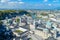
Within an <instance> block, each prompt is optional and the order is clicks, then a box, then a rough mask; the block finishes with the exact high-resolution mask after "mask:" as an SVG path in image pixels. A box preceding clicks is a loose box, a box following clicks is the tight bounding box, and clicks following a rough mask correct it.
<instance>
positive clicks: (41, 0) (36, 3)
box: [0, 0, 60, 9]
mask: <svg viewBox="0 0 60 40" xmlns="http://www.w3.org/2000/svg"><path fill="white" fill-rule="evenodd" d="M0 8H3V9H58V8H60V0H0Z"/></svg>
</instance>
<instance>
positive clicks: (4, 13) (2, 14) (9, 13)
mask: <svg viewBox="0 0 60 40" xmlns="http://www.w3.org/2000/svg"><path fill="white" fill-rule="evenodd" d="M23 14H26V15H28V16H30V13H29V12H27V11H25V10H0V20H2V19H5V18H6V17H8V18H11V17H15V16H16V15H19V16H21V15H23Z"/></svg>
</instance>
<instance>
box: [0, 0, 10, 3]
mask: <svg viewBox="0 0 60 40" xmlns="http://www.w3.org/2000/svg"><path fill="white" fill-rule="evenodd" d="M8 1H9V0H0V2H2V3H3V2H8Z"/></svg>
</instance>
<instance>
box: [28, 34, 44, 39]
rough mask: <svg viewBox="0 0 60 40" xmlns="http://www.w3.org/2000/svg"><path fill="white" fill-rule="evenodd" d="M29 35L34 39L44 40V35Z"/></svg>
mask: <svg viewBox="0 0 60 40" xmlns="http://www.w3.org/2000/svg"><path fill="white" fill-rule="evenodd" d="M29 36H30V37H31V38H32V39H33V40H43V38H42V37H40V36H38V35H36V34H29Z"/></svg>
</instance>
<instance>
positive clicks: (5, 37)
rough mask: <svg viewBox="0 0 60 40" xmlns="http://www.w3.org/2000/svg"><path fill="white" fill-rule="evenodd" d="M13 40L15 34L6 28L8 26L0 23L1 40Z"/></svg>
mask: <svg viewBox="0 0 60 40" xmlns="http://www.w3.org/2000/svg"><path fill="white" fill-rule="evenodd" d="M12 38H13V32H12V31H11V29H8V30H7V28H6V26H4V25H2V22H1V21H0V40H11V39H12Z"/></svg>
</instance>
